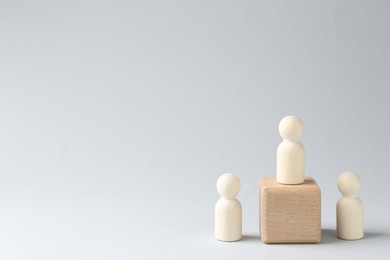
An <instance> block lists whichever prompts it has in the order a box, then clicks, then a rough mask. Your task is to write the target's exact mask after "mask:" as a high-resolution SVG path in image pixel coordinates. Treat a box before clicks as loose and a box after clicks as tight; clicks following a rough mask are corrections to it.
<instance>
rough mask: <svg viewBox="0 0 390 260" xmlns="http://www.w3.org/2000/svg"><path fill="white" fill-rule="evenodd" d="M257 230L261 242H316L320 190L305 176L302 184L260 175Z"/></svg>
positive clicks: (319, 210)
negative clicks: (258, 230) (258, 228)
mask: <svg viewBox="0 0 390 260" xmlns="http://www.w3.org/2000/svg"><path fill="white" fill-rule="evenodd" d="M259 183H260V207H259V208H260V229H261V230H260V232H261V239H262V240H263V241H264V243H319V242H320V240H321V190H320V188H319V186H318V185H317V183H316V182H315V180H314V179H313V178H311V177H306V178H305V182H304V183H303V184H297V185H284V184H279V183H277V182H276V178H273V177H265V178H261V179H260V182H259Z"/></svg>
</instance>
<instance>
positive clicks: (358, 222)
mask: <svg viewBox="0 0 390 260" xmlns="http://www.w3.org/2000/svg"><path fill="white" fill-rule="evenodd" d="M337 186H338V188H339V190H340V192H341V193H342V197H341V198H340V199H339V201H338V202H337V208H336V215H337V237H338V238H340V239H345V240H357V239H361V238H363V236H364V230H363V204H362V201H361V200H360V199H359V198H358V197H357V193H358V191H359V190H360V187H361V181H360V178H359V175H357V174H356V173H354V172H350V171H347V172H344V173H342V174H341V175H340V176H339V178H338V181H337Z"/></svg>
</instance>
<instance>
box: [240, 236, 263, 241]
mask: <svg viewBox="0 0 390 260" xmlns="http://www.w3.org/2000/svg"><path fill="white" fill-rule="evenodd" d="M241 240H242V241H254V240H257V241H259V242H260V241H261V240H260V235H257V236H256V235H242V238H241Z"/></svg>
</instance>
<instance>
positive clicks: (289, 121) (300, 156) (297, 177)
mask: <svg viewBox="0 0 390 260" xmlns="http://www.w3.org/2000/svg"><path fill="white" fill-rule="evenodd" d="M279 133H280V135H281V136H282V138H283V141H282V142H281V143H280V144H279V147H278V150H277V156H276V161H277V162H276V181H277V182H279V183H282V184H300V183H303V181H304V178H305V149H304V147H303V145H302V144H301V142H299V138H300V137H301V135H302V133H303V123H302V121H301V120H300V119H299V118H298V117H296V116H286V117H284V118H283V119H282V120H281V121H280V123H279Z"/></svg>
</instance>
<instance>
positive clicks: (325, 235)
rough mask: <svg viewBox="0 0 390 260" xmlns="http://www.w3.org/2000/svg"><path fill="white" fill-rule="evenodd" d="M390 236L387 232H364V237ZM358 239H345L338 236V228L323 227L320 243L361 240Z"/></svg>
mask: <svg viewBox="0 0 390 260" xmlns="http://www.w3.org/2000/svg"><path fill="white" fill-rule="evenodd" d="M384 236H388V234H385V233H376V232H364V237H363V238H362V239H374V238H378V237H384ZM359 240H361V239H358V240H343V239H339V238H337V233H336V230H334V229H322V230H321V243H320V244H332V243H342V242H344V241H351V242H353V241H359Z"/></svg>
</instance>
